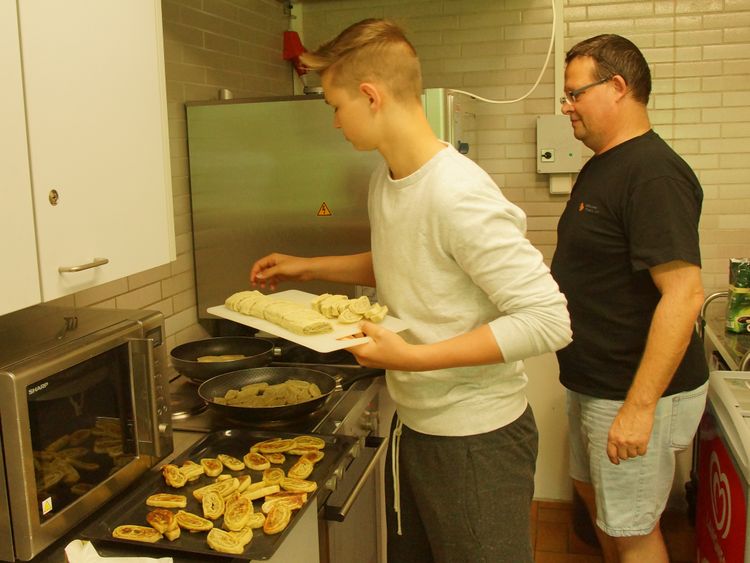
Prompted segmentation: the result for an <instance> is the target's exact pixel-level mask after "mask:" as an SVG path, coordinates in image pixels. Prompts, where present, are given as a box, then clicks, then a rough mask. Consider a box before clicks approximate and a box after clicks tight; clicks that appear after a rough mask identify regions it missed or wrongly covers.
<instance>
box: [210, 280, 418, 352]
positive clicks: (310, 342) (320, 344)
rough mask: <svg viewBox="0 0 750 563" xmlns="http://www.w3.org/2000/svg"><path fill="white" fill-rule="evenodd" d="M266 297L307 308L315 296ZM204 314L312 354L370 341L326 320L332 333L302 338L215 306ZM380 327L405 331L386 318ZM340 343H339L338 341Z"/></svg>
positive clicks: (354, 326) (353, 328)
mask: <svg viewBox="0 0 750 563" xmlns="http://www.w3.org/2000/svg"><path fill="white" fill-rule="evenodd" d="M268 295H269V296H273V297H278V298H279V299H285V300H287V301H294V302H295V303H304V304H309V303H310V302H311V301H312V300H313V299H315V298H316V297H317V295H315V294H313V293H307V292H305V291H300V290H298V289H288V290H286V291H279V292H276V293H269V294H268ZM206 312H207V313H210V314H211V315H216V316H217V317H221V318H223V319H228V320H230V321H234V322H236V323H239V324H243V325H245V326H249V327H252V328H255V329H258V330H262V331H263V332H267V333H269V334H273V335H275V336H279V337H281V338H285V339H286V340H289V341H291V342H296V343H297V344H301V345H302V346H305V347H307V348H311V349H313V350H315V351H316V352H333V351H335V350H343V349H344V348H351V347H352V346H357V345H358V344H364V343H366V342H369V341H370V338H369V337H368V336H365V337H358V338H352V335H354V334H358V333H360V330H359V323H340V322H338V321H337V320H336V319H328V320H329V321H331V324H332V325H333V332H329V333H326V334H313V335H310V336H305V335H301V334H297V333H294V332H292V331H290V330H286V329H285V328H282V327H280V326H279V325H277V324H274V323H272V322H270V321H267V320H265V319H259V318H258V317H253V316H250V315H243V314H242V313H238V312H237V311H232V310H231V309H227V307H226V306H224V305H217V306H215V307H209V308H208V309H206ZM379 324H380V326H382V327H384V328H387V329H388V330H391V331H393V332H401V331H402V330H406V328H407V326H406V323H405V322H404V321H402V320H401V319H397V318H396V317H392V316H390V315H386V317H385V319H383V321H382V322H381V323H379ZM342 339H343V340H342Z"/></svg>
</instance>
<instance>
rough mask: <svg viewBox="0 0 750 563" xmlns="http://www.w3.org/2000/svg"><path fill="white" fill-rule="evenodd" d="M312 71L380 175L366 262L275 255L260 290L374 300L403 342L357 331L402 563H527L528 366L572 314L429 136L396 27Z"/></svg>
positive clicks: (346, 46) (564, 340) (355, 32)
mask: <svg viewBox="0 0 750 563" xmlns="http://www.w3.org/2000/svg"><path fill="white" fill-rule="evenodd" d="M301 59H302V62H303V63H304V64H305V66H306V67H307V68H309V69H311V70H315V71H317V72H319V73H320V75H321V80H322V85H323V90H324V92H325V98H326V102H327V103H328V104H329V105H330V106H331V107H332V108H333V111H334V126H335V127H337V128H340V129H341V130H342V132H343V134H344V136H345V137H346V138H347V139H348V140H349V142H350V143H351V144H352V145H353V146H354V147H355V148H356V149H358V150H377V151H379V152H380V154H381V155H382V156H383V159H384V163H383V164H382V166H380V167H379V168H378V169H376V170H375V172H374V173H373V176H372V179H371V181H370V188H369V197H368V211H369V217H370V224H371V230H372V233H371V250H370V251H368V252H363V253H361V254H356V255H351V256H325V257H315V258H301V257H292V256H286V255H282V254H271V255H269V256H266V257H264V258H261V259H260V260H258V261H257V262H256V263H255V264H254V265H253V267H252V270H251V273H250V278H251V281H252V283H253V284H256V285H260V286H261V287H270V288H271V289H275V287H276V285H277V283H278V282H280V281H282V280H285V279H298V280H308V279H320V280H328V281H337V282H345V283H352V284H359V285H367V286H376V287H377V292H378V299H379V301H380V302H381V303H383V304H386V305H387V306H388V307H389V309H390V311H391V312H392V314H393V315H395V316H396V317H399V318H401V319H402V320H404V321H405V322H406V324H407V326H408V327H409V330H408V331H406V332H404V333H402V334H403V337H402V336H401V335H398V334H395V333H393V332H391V331H388V330H386V329H385V328H383V327H382V326H379V325H377V324H373V323H369V322H364V323H362V326H361V328H362V332H364V333H365V334H366V335H367V336H369V337H370V338H371V342H369V343H366V344H362V345H359V346H356V347H354V348H351V349H350V350H351V352H352V353H353V354H354V356H355V357H356V359H357V361H358V362H359V363H361V364H363V365H367V366H372V367H381V368H385V369H386V370H387V372H386V381H387V384H388V390H389V392H390V394H391V396H392V398H393V400H394V402H395V403H396V410H397V416H396V417H394V419H395V420H394V423H393V426H394V435H393V437H392V444H391V446H392V449H391V451H390V452H389V461H388V462H387V465H388V466H389V467H392V468H393V473H392V474H389V475H387V477H386V483H387V487H386V488H387V489H388V493H387V494H388V495H389V496H388V498H392V499H393V502H394V508H395V510H389V511H388V559H389V561H392V562H402V563H403V562H409V563H417V562H422V561H424V562H427V561H440V562H446V563H455V562H459V561H471V562H473V563H474V562H479V561H487V562H496V561H507V562H513V563H524V562H531V561H533V555H532V549H531V542H530V534H529V511H530V505H531V500H532V496H533V491H534V469H535V463H536V455H537V431H536V425H535V423H534V417H533V414H532V412H531V409H530V408H529V405H528V403H527V400H526V396H525V394H524V387H525V385H526V382H527V378H526V374H525V373H524V366H523V363H522V360H523V359H524V358H527V357H530V356H536V355H538V354H543V353H545V352H551V351H554V350H557V349H559V348H561V347H563V346H565V345H566V344H568V343H569V342H570V322H569V318H568V313H567V309H566V301H565V298H564V297H563V295H562V294H561V293H560V291H559V290H558V287H557V285H556V283H555V282H554V280H553V279H552V277H551V275H550V273H549V270H548V268H547V267H546V266H545V265H544V262H543V260H542V256H541V254H540V253H539V252H538V251H537V250H536V249H535V248H534V247H533V246H532V245H531V244H530V243H529V241H528V240H527V239H526V238H525V236H524V231H525V226H526V220H525V216H524V214H523V212H522V211H521V210H520V209H519V208H518V207H516V206H514V205H513V204H511V203H510V202H509V201H508V200H507V199H505V197H503V195H502V193H501V192H500V190H499V189H498V187H497V186H496V185H495V183H494V182H493V181H492V179H491V178H490V177H489V176H488V175H487V174H486V173H485V172H484V171H483V170H482V169H481V168H479V167H478V166H477V165H476V164H475V163H474V162H472V161H471V160H469V159H467V158H466V157H464V156H462V155H461V154H459V153H458V151H456V150H455V149H454V148H453V147H452V146H450V145H448V144H446V143H443V142H442V141H440V140H439V139H437V137H436V136H435V134H434V133H433V132H432V130H431V128H430V126H429V124H428V122H427V119H426V117H425V114H424V110H423V108H422V104H421V94H422V79H421V70H420V64H419V60H418V58H417V55H416V52H415V50H414V47H413V46H412V45H411V44H410V43H409V41H408V40H407V39H406V37H405V35H404V33H403V31H402V30H401V29H400V28H399V27H398V26H396V25H394V24H393V23H391V22H389V21H387V20H377V19H369V20H364V21H361V22H359V23H356V24H354V25H352V26H351V27H349V28H347V29H346V30H344V31H343V32H342V33H341V34H340V35H339V36H338V37H336V38H335V39H333V40H332V41H330V42H328V43H326V44H324V45H323V46H321V47H320V48H319V49H318V50H317V51H315V52H313V53H306V54H304V55H303V56H302V57H301Z"/></svg>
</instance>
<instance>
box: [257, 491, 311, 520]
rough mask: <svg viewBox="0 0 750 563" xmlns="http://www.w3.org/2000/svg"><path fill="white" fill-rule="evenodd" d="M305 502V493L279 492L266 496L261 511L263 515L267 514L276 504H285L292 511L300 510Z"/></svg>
mask: <svg viewBox="0 0 750 563" xmlns="http://www.w3.org/2000/svg"><path fill="white" fill-rule="evenodd" d="M306 502H307V493H290V492H286V491H284V492H279V493H273V494H272V495H267V496H266V498H265V500H264V502H263V504H262V506H261V510H262V511H263V513H265V514H268V512H269V511H270V510H271V508H272V507H273V506H274V505H276V504H285V505H286V506H288V507H289V508H290V509H292V510H297V509H299V508H302V507H303V506H304V504H305V503H306Z"/></svg>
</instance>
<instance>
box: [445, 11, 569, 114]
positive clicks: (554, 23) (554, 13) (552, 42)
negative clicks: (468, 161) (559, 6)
mask: <svg viewBox="0 0 750 563" xmlns="http://www.w3.org/2000/svg"><path fill="white" fill-rule="evenodd" d="M551 4H552V33H551V34H550V38H549V47H548V48H547V57H546V58H545V59H544V64H543V65H542V70H541V71H539V76H537V79H536V82H534V85H533V86H532V87H531V88H530V89H529V91H528V92H526V93H525V94H524V95H523V96H521V97H520V98H516V99H515V100H491V99H489V98H483V97H482V96H479V95H478V94H473V93H471V92H466V91H464V90H456V89H455V88H451V91H452V92H455V93H458V94H463V95H465V96H470V97H472V98H474V99H477V100H479V101H482V102H487V103H488V104H515V103H516V102H520V101H521V100H524V99H526V98H528V97H529V96H530V95H531V93H532V92H533V91H534V90H536V88H537V86H539V82H541V80H542V76H543V75H544V71H545V70H547V65H548V64H549V58H550V55H551V54H552V48H553V47H554V45H555V29H556V26H557V11H556V10H555V0H552V2H551Z"/></svg>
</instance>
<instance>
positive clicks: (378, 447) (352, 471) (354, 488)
mask: <svg viewBox="0 0 750 563" xmlns="http://www.w3.org/2000/svg"><path fill="white" fill-rule="evenodd" d="M387 447H388V439H387V438H381V437H379V436H367V437H366V438H365V447H364V450H363V451H362V452H361V453H360V455H358V456H357V457H356V458H354V461H352V463H351V465H350V466H349V467H348V468H347V470H346V473H345V474H344V478H343V479H342V481H341V483H339V486H338V487H336V491H335V492H334V493H333V494H331V496H329V497H328V500H327V501H326V507H325V511H324V512H323V517H324V518H325V519H326V520H333V521H335V522H343V521H344V519H345V518H346V515H347V514H348V513H349V510H350V509H351V507H352V505H353V504H354V502H355V501H356V500H357V497H358V496H359V492H360V491H361V490H362V487H364V486H365V483H366V482H367V479H368V478H369V477H370V475H371V474H372V472H373V471H374V470H375V468H376V467H377V466H378V465H379V464H380V459H381V458H382V457H383V454H384V453H385V451H386V449H387ZM373 448H374V450H373ZM355 479H356V481H355V482H354V483H353V484H351V482H352V481H354V480H355ZM342 497H343V498H342Z"/></svg>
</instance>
